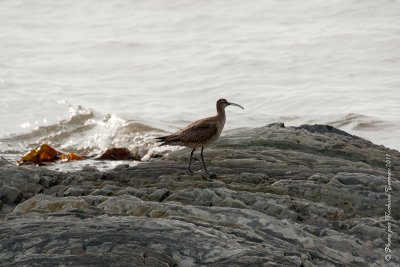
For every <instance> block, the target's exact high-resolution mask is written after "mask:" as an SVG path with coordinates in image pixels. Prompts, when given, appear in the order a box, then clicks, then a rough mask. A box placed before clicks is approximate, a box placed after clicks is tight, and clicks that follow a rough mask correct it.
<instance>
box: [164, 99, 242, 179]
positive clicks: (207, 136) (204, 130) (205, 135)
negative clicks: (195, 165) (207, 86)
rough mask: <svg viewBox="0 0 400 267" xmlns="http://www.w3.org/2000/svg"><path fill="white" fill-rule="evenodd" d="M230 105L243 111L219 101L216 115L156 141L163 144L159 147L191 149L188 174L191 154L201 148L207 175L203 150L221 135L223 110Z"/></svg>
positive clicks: (224, 100) (224, 101)
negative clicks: (171, 146)
mask: <svg viewBox="0 0 400 267" xmlns="http://www.w3.org/2000/svg"><path fill="white" fill-rule="evenodd" d="M230 105H232V106H237V107H240V108H242V109H244V108H243V107H242V106H241V105H239V104H235V103H229V102H228V101H226V99H219V100H218V101H217V112H218V114H217V115H216V116H213V117H209V118H205V119H201V120H198V121H195V122H193V123H191V124H189V125H188V126H187V127H185V128H183V129H182V130H180V131H178V132H176V133H173V134H171V135H167V136H162V137H158V138H156V139H157V140H158V141H160V142H163V143H162V144H161V145H173V146H186V147H189V148H192V149H193V150H192V152H191V153H190V159H189V172H192V170H191V169H190V165H191V163H192V157H193V152H194V151H195V150H196V148H198V147H201V153H200V155H201V160H202V161H203V166H204V171H205V172H206V173H208V172H207V168H206V163H205V162H204V157H203V149H204V147H205V146H207V145H209V144H211V143H212V142H214V141H215V140H217V139H218V137H219V136H220V135H221V132H222V129H223V128H224V125H225V119H226V116H225V108H226V107H227V106H230Z"/></svg>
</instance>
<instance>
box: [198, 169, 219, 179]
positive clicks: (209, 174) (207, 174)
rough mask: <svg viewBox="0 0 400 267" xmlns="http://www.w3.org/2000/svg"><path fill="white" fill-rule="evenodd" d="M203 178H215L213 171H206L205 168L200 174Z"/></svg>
mask: <svg viewBox="0 0 400 267" xmlns="http://www.w3.org/2000/svg"><path fill="white" fill-rule="evenodd" d="M201 176H202V177H203V179H204V180H208V179H212V178H215V177H216V175H215V173H214V172H213V171H207V170H205V171H204V173H202V174H201Z"/></svg>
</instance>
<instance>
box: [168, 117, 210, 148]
mask: <svg viewBox="0 0 400 267" xmlns="http://www.w3.org/2000/svg"><path fill="white" fill-rule="evenodd" d="M217 132H218V128H217V124H216V122H215V120H211V118H207V119H203V120H198V121H195V122H193V123H192V124H190V125H189V126H187V127H186V128H184V129H182V130H181V131H179V132H178V133H177V134H176V136H177V137H178V136H179V139H180V140H181V141H183V142H184V143H191V142H198V141H199V140H208V139H210V138H212V137H213V136H214V135H216V134H217Z"/></svg>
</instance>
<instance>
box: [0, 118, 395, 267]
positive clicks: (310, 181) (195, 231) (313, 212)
mask: <svg viewBox="0 0 400 267" xmlns="http://www.w3.org/2000/svg"><path fill="white" fill-rule="evenodd" d="M306 128H307V129H306ZM189 153H190V151H189V150H181V151H176V152H173V153H171V154H170V155H169V156H168V157H166V158H160V159H153V160H152V161H151V162H148V163H144V164H139V165H137V166H132V167H128V166H126V165H125V166H120V167H118V168H115V169H113V170H110V171H107V172H100V171H98V170H96V169H94V168H91V167H84V168H83V169H82V171H76V172H69V173H60V172H55V171H50V170H47V169H46V168H43V167H42V168H40V167H35V166H30V167H17V166H15V165H14V164H11V163H9V162H7V161H4V160H2V159H0V187H1V188H3V187H4V188H5V189H7V190H8V188H14V189H16V190H19V192H20V193H19V195H20V198H21V202H20V203H19V204H18V205H16V204H17V203H15V202H11V201H9V200H7V201H5V200H4V201H3V200H2V202H0V203H2V208H1V210H0V219H1V221H0V240H1V241H0V265H1V266H60V265H64V266H136V265H137V266H146V265H147V266H383V265H385V262H384V257H385V252H384V250H383V248H384V247H385V243H386V242H387V225H388V221H386V220H385V218H384V214H385V212H387V206H385V204H387V203H388V195H387V194H386V193H385V185H386V183H387V179H386V177H387V170H386V166H385V154H386V153H389V154H390V155H391V157H392V158H393V159H395V158H400V153H399V152H398V151H395V150H390V149H387V148H384V147H382V146H376V145H374V144H372V143H371V142H369V141H366V140H364V139H362V138H357V137H354V136H351V135H349V134H344V133H343V132H340V131H337V129H336V130H335V129H334V128H330V127H328V126H318V125H317V126H312V127H311V126H310V127H301V128H298V127H286V128H285V127H284V125H283V124H275V125H269V126H266V127H261V128H256V129H246V130H238V131H236V132H234V131H232V132H231V133H230V134H229V135H226V136H224V137H222V138H221V139H220V140H218V142H217V143H215V144H214V145H213V146H211V147H209V148H207V149H206V150H205V152H204V153H205V157H206V160H207V161H208V165H209V168H210V169H212V170H213V172H214V173H215V174H216V175H215V176H214V177H212V179H203V177H202V173H201V172H200V173H195V174H189V173H187V171H186V169H187V160H188V155H189ZM197 163H198V162H194V165H193V168H195V167H198V168H200V167H201V164H197ZM200 163H201V162H200ZM399 164H400V163H399V162H398V161H396V160H393V161H392V169H393V172H392V177H391V183H392V190H391V191H390V192H389V193H391V197H390V201H391V205H392V209H391V218H389V220H390V221H389V222H390V223H391V225H392V229H398V228H399V227H400V224H399V219H400V214H399V210H398V209H396V208H394V207H398V206H399V205H400V196H399V194H397V193H396V192H397V191H398V190H399V177H398V172H396V171H397V170H398V169H400V165H399ZM17 202H18V201H17ZM394 232H395V231H394ZM10 236H11V237H12V238H10ZM399 245H400V242H399V238H398V235H397V233H393V237H392V246H393V248H395V247H398V246H399ZM391 264H392V265H393V266H397V265H399V264H400V262H399V259H398V258H396V257H393V258H392V262H391Z"/></svg>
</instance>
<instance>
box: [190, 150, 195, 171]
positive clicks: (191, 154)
mask: <svg viewBox="0 0 400 267" xmlns="http://www.w3.org/2000/svg"><path fill="white" fill-rule="evenodd" d="M195 150H196V148H193V150H192V153H190V159H189V172H193V171H192V170H191V169H190V165H191V164H192V157H193V152H194V151H195Z"/></svg>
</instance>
